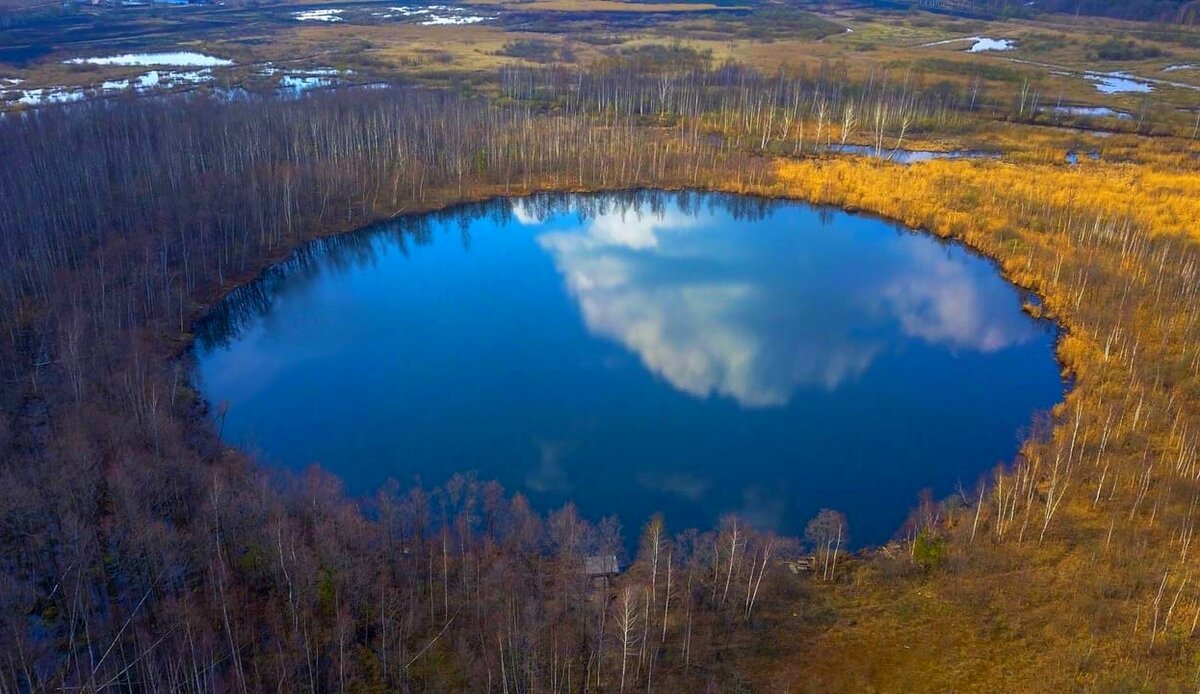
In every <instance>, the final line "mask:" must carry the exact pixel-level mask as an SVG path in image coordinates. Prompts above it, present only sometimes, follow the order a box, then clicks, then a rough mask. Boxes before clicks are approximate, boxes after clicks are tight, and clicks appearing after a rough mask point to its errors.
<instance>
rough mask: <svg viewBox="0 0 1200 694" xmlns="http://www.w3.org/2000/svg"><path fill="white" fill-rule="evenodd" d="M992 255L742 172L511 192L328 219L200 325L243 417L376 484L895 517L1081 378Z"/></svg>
mask: <svg viewBox="0 0 1200 694" xmlns="http://www.w3.org/2000/svg"><path fill="white" fill-rule="evenodd" d="M1021 300H1022V297H1021V295H1020V294H1019V293H1018V291H1017V290H1016V289H1015V288H1013V287H1012V286H1011V285H1008V284H1006V283H1005V282H1004V281H1003V280H1002V279H1001V278H1000V277H999V276H998V275H997V273H996V270H995V268H994V267H993V265H991V264H990V263H989V262H987V261H985V260H983V259H981V258H979V257H977V256H974V255H972V254H971V253H969V252H967V251H965V250H964V249H962V248H961V247H959V246H956V245H948V244H945V243H942V242H939V241H937V240H935V239H934V238H932V237H929V236H925V235H919V234H915V233H911V232H908V231H905V230H903V229H900V228H897V227H896V226H894V225H892V224H889V223H885V222H883V221H880V220H877V219H874V218H869V217H860V216H853V215H850V214H846V213H843V212H840V211H831V210H829V209H822V208H814V207H810V206H807V205H803V204H796V203H774V202H768V201H763V200H759V199H752V198H739V197H733V196H723V195H708V194H680V195H675V194H671V195H666V194H657V193H636V194H627V195H621V196H611V195H610V196H565V197H536V198H529V199H524V200H516V201H507V200H499V201H494V202H492V203H489V204H484V205H476V206H468V207H463V208H458V209H455V210H452V211H450V212H448V213H442V214H436V215H428V216H417V217H412V218H405V219H400V220H397V221H395V222H392V223H389V224H386V225H382V226H379V227H375V228H372V229H368V230H364V231H362V232H358V233H355V234H350V235H345V236H341V237H337V238H334V239H330V240H327V241H323V242H318V243H314V244H311V245H309V246H306V247H305V248H303V249H302V250H301V251H300V252H298V253H297V254H296V255H295V256H294V257H293V258H292V259H291V260H289V261H288V262H286V263H284V264H283V265H281V266H278V267H276V268H274V269H273V270H271V271H269V272H268V273H267V274H266V275H265V276H264V277H263V278H262V279H261V280H260V281H259V282H256V283H254V284H251V285H248V286H246V287H243V288H242V289H240V290H238V291H236V292H234V293H233V294H232V295H231V296H230V297H229V298H228V299H227V300H226V301H225V302H223V303H222V304H220V305H219V306H218V307H217V308H216V310H214V312H213V314H212V315H211V316H210V317H209V318H208V319H206V320H205V321H204V322H202V323H201V324H200V325H199V326H198V333H199V339H198V345H197V354H198V360H199V375H200V383H201V387H202V390H203V393H204V394H205V396H206V397H207V398H208V399H209V401H210V402H212V403H221V402H225V403H227V404H228V412H227V416H226V421H225V422H224V424H223V433H224V436H225V437H226V439H227V440H229V441H231V442H233V443H238V444H243V445H246V446H248V447H251V448H253V449H255V450H257V451H259V452H260V454H261V455H262V457H263V458H264V459H265V460H266V461H267V462H268V463H270V464H274V465H279V466H285V467H288V468H294V469H301V468H304V467H306V466H307V465H309V464H311V463H313V462H319V463H320V464H322V465H323V466H324V467H326V468H327V469H329V470H331V471H333V472H334V473H336V474H338V475H339V476H340V477H341V478H342V479H343V480H344V482H345V484H346V486H347V488H348V490H349V491H350V492H352V493H364V494H365V493H370V492H372V491H373V490H375V489H377V488H378V487H379V486H380V485H381V484H382V483H383V482H384V481H386V480H387V479H388V478H396V479H398V480H400V481H402V482H410V481H412V480H413V479H415V478H419V479H421V480H422V481H423V483H425V484H427V485H436V484H440V483H442V482H444V481H445V480H446V479H447V478H448V477H449V476H450V475H451V474H452V473H454V472H461V471H472V470H473V471H477V472H478V475H479V476H480V477H481V478H485V479H498V480H499V481H501V482H502V483H503V484H504V485H505V486H506V487H507V488H508V489H509V490H510V491H520V492H522V493H524V494H526V495H527V496H529V497H530V499H531V501H532V502H533V503H534V504H535V505H536V506H538V507H540V508H541V509H542V510H548V509H551V508H555V507H557V506H559V505H561V504H563V503H565V502H566V501H568V500H570V501H574V502H575V503H576V504H577V505H578V506H579V508H580V510H581V511H582V512H583V513H584V514H586V515H588V516H590V517H592V518H593V519H594V518H598V517H599V516H601V515H605V514H617V515H619V516H620V518H621V520H622V523H623V524H624V526H625V527H626V528H629V529H636V528H637V527H639V526H640V525H641V524H642V523H643V522H644V521H645V520H646V518H647V517H648V516H649V515H650V514H651V513H653V512H655V511H661V512H663V513H664V514H665V515H666V518H667V521H668V523H669V525H671V526H672V527H674V528H676V529H678V528H682V527H686V526H701V527H708V526H710V525H711V524H712V523H714V522H715V521H716V520H717V519H718V518H719V517H720V515H721V514H724V513H731V512H736V513H739V514H741V515H743V516H744V517H745V518H746V519H748V520H750V521H751V522H753V523H755V524H757V525H759V526H761V527H767V528H774V529H777V530H780V531H783V532H788V533H800V532H802V530H803V527H804V524H805V522H806V521H807V520H808V519H809V518H810V517H812V516H813V515H814V514H815V513H816V512H817V511H818V510H819V509H820V508H822V507H830V508H836V509H840V510H842V511H844V512H846V513H847V514H848V517H849V522H850V528H851V532H852V534H853V537H854V539H855V541H856V542H857V543H873V542H882V541H885V540H886V539H888V537H890V536H891V535H892V533H893V532H894V531H896V530H897V529H898V528H899V527H900V526H901V524H902V523H903V522H904V520H905V517H906V515H907V513H908V510H909V509H910V508H912V507H913V506H914V505H915V503H916V500H917V497H918V494H919V492H920V491H921V490H922V489H924V488H930V489H931V490H932V491H933V493H934V495H935V496H939V497H940V496H945V495H948V494H950V493H952V492H953V491H954V490H955V488H956V486H957V485H958V484H959V483H962V485H963V486H964V487H966V488H970V487H972V486H973V485H974V483H975V481H976V480H977V479H978V478H979V476H980V475H981V474H982V473H984V472H985V471H987V470H988V469H990V468H991V467H992V466H994V465H995V464H997V463H998V462H999V461H1002V460H1007V459H1010V458H1011V457H1012V455H1013V454H1014V453H1015V451H1016V450H1017V445H1018V436H1019V434H1020V432H1021V431H1022V430H1023V428H1024V427H1026V426H1027V425H1028V423H1029V422H1030V420H1031V415H1032V414H1033V413H1034V412H1035V411H1036V410H1039V409H1043V408H1048V407H1050V406H1051V405H1053V404H1054V403H1055V402H1057V401H1058V400H1059V399H1060V397H1061V394H1062V388H1063V385H1062V381H1061V379H1060V377H1059V374H1058V369H1057V366H1056V364H1055V361H1054V359H1053V338H1054V335H1053V332H1052V329H1051V326H1049V325H1048V324H1046V323H1044V322H1037V321H1034V320H1032V319H1031V318H1029V317H1028V316H1027V315H1026V314H1025V313H1023V312H1022V311H1021Z"/></svg>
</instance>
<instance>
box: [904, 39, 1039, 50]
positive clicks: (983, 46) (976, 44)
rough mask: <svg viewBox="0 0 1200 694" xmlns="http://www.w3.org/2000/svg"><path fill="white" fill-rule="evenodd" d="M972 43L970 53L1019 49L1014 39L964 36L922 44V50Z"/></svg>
mask: <svg viewBox="0 0 1200 694" xmlns="http://www.w3.org/2000/svg"><path fill="white" fill-rule="evenodd" d="M963 41H970V42H971V47H970V48H968V49H967V52H968V53H982V52H984V51H1011V50H1013V49H1015V48H1016V47H1017V42H1016V41H1015V40H1013V39H993V38H989V37H987V36H964V37H962V38H957V39H946V40H944V41H934V42H933V43H926V44H922V45H921V48H929V47H930V46H945V45H947V44H951V43H961V42H963Z"/></svg>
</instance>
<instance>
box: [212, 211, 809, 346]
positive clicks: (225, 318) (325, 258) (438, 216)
mask: <svg viewBox="0 0 1200 694" xmlns="http://www.w3.org/2000/svg"><path fill="white" fill-rule="evenodd" d="M512 203H513V201H512V200H511V199H509V198H495V199H492V200H488V201H485V202H478V203H469V204H464V205H455V206H453V207H449V208H446V209H444V210H438V211H434V212H425V213H420V214H412V215H405V216H402V217H396V218H394V219H389V220H387V221H384V222H380V223H378V224H375V225H372V226H369V227H366V228H365V229H361V230H359V231H356V232H353V233H349V234H338V235H336V236H330V237H326V238H322V239H317V240H314V241H311V242H309V243H306V244H304V245H302V246H300V247H299V248H298V249H296V251H295V252H293V253H292V254H291V255H290V256H288V257H287V258H286V259H285V260H283V261H281V262H280V263H278V264H276V265H273V266H272V267H270V268H268V269H267V270H266V271H265V272H264V273H263V274H262V276H260V277H259V278H258V279H256V280H254V281H253V282H250V283H249V284H246V285H243V286H241V287H238V288H236V289H234V290H233V291H232V292H230V293H229V294H228V296H226V297H225V298H224V299H223V300H221V301H220V302H218V303H217V304H216V305H215V306H214V307H213V308H212V309H211V310H210V311H209V312H208V314H207V315H205V316H204V318H203V319H201V320H200V321H197V323H196V325H195V326H194V329H195V335H196V344H197V348H198V349H199V351H201V352H207V351H211V350H213V349H217V348H219V347H223V346H225V345H228V344H229V343H230V342H231V341H232V340H233V339H234V338H235V337H236V336H237V335H238V333H240V332H241V331H242V330H243V329H244V328H245V327H246V326H248V325H249V324H250V323H252V322H254V321H255V320H257V319H259V318H261V317H263V316H265V315H266V314H268V313H269V312H270V311H271V308H272V306H273V305H274V302H275V299H276V297H278V296H279V294H280V292H281V291H282V290H283V288H284V286H285V285H290V286H293V287H296V286H303V285H304V284H306V283H308V282H310V281H312V280H313V279H315V278H316V277H317V276H318V275H319V274H320V273H321V272H322V271H326V270H333V271H346V270H351V269H354V268H356V267H362V266H364V265H369V264H371V263H373V262H375V260H376V258H377V257H378V254H379V252H380V250H381V249H383V248H386V247H387V244H386V243H381V242H391V243H392V244H394V246H395V248H396V249H397V250H399V251H400V252H401V253H403V254H404V255H406V256H407V255H408V250H409V247H410V246H428V245H431V244H432V243H433V242H434V232H435V231H436V230H437V229H447V230H448V229H452V228H454V227H456V226H457V228H458V230H459V233H460V237H461V242H462V244H463V247H464V248H466V249H468V250H469V249H470V244H471V231H470V230H471V226H472V225H473V224H474V222H476V221H478V220H481V219H487V220H488V221H490V222H491V223H492V224H494V225H496V226H503V225H506V224H508V223H510V222H511V221H512V219H513V205H512ZM520 204H521V208H522V211H523V213H524V214H526V215H529V216H530V217H534V218H536V219H538V220H546V219H549V218H551V217H554V216H559V215H565V214H569V213H575V214H577V215H578V216H579V219H580V221H581V222H584V221H587V220H590V219H594V218H596V217H600V216H603V215H608V214H613V213H617V214H621V213H626V212H632V213H638V214H652V215H656V216H661V215H663V214H665V213H666V212H667V210H668V208H669V207H671V205H672V204H674V205H675V206H676V207H677V208H678V211H679V213H680V214H683V215H686V216H689V217H699V216H701V215H704V214H713V213H715V212H718V211H719V212H725V213H726V214H728V215H729V216H730V217H732V218H733V219H735V220H738V221H757V220H761V219H765V218H767V217H768V216H770V215H771V213H772V212H773V211H774V210H775V209H776V207H778V206H779V205H780V204H781V203H780V202H779V201H776V200H771V199H769V198H760V197H751V196H744V195H730V194H725V193H705V192H699V191H691V190H684V191H661V190H648V189H639V190H625V191H616V192H610V193H593V194H586V195H580V194H575V193H543V194H538V195H533V196H530V197H527V198H521V199H520ZM821 219H822V222H823V223H828V220H830V219H832V217H826V216H825V215H824V212H823V213H822V218H821Z"/></svg>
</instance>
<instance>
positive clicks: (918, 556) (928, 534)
mask: <svg viewBox="0 0 1200 694" xmlns="http://www.w3.org/2000/svg"><path fill="white" fill-rule="evenodd" d="M946 554H947V552H946V538H944V537H941V536H940V535H937V534H935V533H934V532H933V531H932V530H929V529H928V528H926V529H925V530H922V531H921V532H920V533H918V534H917V539H915V540H913V550H912V556H913V561H914V562H916V564H917V566H919V567H921V568H922V569H925V570H926V571H929V570H931V569H935V568H937V567H939V566H941V565H942V564H943V563H945V561H946Z"/></svg>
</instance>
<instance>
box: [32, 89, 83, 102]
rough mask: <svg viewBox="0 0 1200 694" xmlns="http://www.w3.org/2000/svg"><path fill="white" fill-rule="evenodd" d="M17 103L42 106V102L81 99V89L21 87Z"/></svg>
mask: <svg viewBox="0 0 1200 694" xmlns="http://www.w3.org/2000/svg"><path fill="white" fill-rule="evenodd" d="M20 94H21V96H20V97H18V98H17V103H19V104H24V105H26V106H42V105H44V104H66V103H70V102H72V101H82V100H83V98H84V93H83V90H82V89H72V88H69V87H46V88H45V89H23V90H21V92H20Z"/></svg>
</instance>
